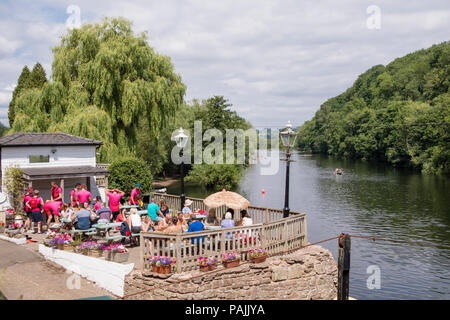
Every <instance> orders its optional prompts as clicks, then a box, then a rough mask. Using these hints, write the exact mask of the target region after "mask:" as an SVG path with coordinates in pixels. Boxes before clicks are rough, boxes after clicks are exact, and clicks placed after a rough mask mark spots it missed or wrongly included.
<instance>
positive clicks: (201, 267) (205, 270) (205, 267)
mask: <svg viewBox="0 0 450 320" xmlns="http://www.w3.org/2000/svg"><path fill="white" fill-rule="evenodd" d="M200 271H202V272H207V271H209V265H200Z"/></svg>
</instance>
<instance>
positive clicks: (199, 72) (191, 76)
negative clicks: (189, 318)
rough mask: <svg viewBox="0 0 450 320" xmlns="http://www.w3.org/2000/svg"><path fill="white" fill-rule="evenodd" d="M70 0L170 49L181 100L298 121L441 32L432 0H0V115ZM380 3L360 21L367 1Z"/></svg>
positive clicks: (44, 54) (446, 10) (264, 122)
mask: <svg viewBox="0 0 450 320" xmlns="http://www.w3.org/2000/svg"><path fill="white" fill-rule="evenodd" d="M70 5H76V6H78V7H79V8H80V12H81V15H80V18H81V22H82V23H91V22H98V21H100V20H101V19H102V17H104V16H123V17H125V18H127V19H129V20H131V21H132V22H133V23H134V29H135V31H136V32H141V31H148V33H149V44H150V45H151V46H152V47H154V48H155V49H156V50H157V51H158V52H160V53H162V54H166V55H169V56H170V57H171V58H172V61H173V63H174V65H175V68H176V71H177V72H178V73H179V74H181V76H182V78H183V81H184V83H185V84H186V85H187V88H188V90H187V94H186V100H190V99H193V98H199V99H203V98H208V97H211V96H213V95H223V96H225V97H226V98H227V99H229V100H230V102H231V103H232V104H233V108H234V109H235V110H236V111H237V112H238V113H239V114H240V115H242V116H244V117H245V118H247V119H248V120H250V121H251V122H252V123H253V124H254V125H255V126H256V127H265V126H267V127H268V126H282V125H284V124H285V123H286V122H287V121H288V120H290V121H291V122H292V123H293V124H294V125H300V124H302V123H303V122H304V121H306V120H308V119H310V118H311V117H312V116H313V115H314V113H315V112H316V111H317V110H318V108H319V107H320V105H321V104H322V103H323V102H324V101H326V100H327V99H328V98H330V97H333V96H335V95H337V94H340V93H342V92H343V91H345V90H346V89H347V88H348V87H350V86H351V85H352V84H353V82H354V81H355V80H356V78H357V76H358V75H359V74H361V73H363V72H364V71H366V70H367V69H368V68H370V67H372V66H373V65H376V64H387V63H389V62H390V61H392V60H393V59H395V58H397V57H400V56H403V55H405V54H407V53H409V52H412V51H416V50H419V49H422V48H427V47H429V46H431V45H433V44H436V43H440V42H442V41H446V40H450V39H449V30H450V4H449V2H448V1H446V0H441V1H437V0H436V1H416V0H414V1H374V0H371V1H365V0H358V1H349V0H343V1H331V0H330V1H302V0H295V1H294V0H274V1H270V0H227V1H216V0H205V1H200V0H186V1H181V0H168V1H164V2H163V1H152V0H145V1H144V0H137V1H126V2H125V1H123V2H119V1H115V2H113V1H104V0H99V1H87V0H81V1H50V0H41V1H10V0H7V1H4V0H2V1H1V2H0V121H1V122H3V123H5V124H6V123H7V112H8V111H7V108H8V104H9V101H10V99H11V94H12V90H13V88H14V86H15V85H16V82H17V78H18V76H19V74H20V72H21V70H22V68H23V66H24V65H28V67H29V68H30V69H31V68H32V67H33V65H34V64H35V63H36V62H37V61H39V62H41V63H42V65H43V66H44V68H45V69H46V71H47V76H50V75H51V61H52V53H51V48H52V47H53V46H55V45H57V44H58V41H59V38H60V36H61V35H63V34H64V32H65V29H66V21H67V19H68V18H69V14H68V13H67V12H66V11H67V8H68V7H69V6H70ZM371 5H375V6H377V7H378V8H379V9H380V28H379V29H369V28H368V27H367V19H370V17H371V16H372V15H373V12H370V13H368V12H367V8H368V7H369V6H371Z"/></svg>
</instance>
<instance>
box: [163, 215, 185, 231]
mask: <svg viewBox="0 0 450 320" xmlns="http://www.w3.org/2000/svg"><path fill="white" fill-rule="evenodd" d="M164 232H166V233H180V232H183V225H182V224H178V217H176V216H173V217H172V224H171V225H170V226H168V227H167V228H166V230H164Z"/></svg>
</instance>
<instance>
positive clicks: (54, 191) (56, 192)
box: [50, 181, 62, 204]
mask: <svg viewBox="0 0 450 320" xmlns="http://www.w3.org/2000/svg"><path fill="white" fill-rule="evenodd" d="M51 185H52V187H51V189H50V200H52V201H59V202H61V204H62V189H61V188H60V187H59V186H58V185H57V184H56V183H55V182H53V181H52V182H51Z"/></svg>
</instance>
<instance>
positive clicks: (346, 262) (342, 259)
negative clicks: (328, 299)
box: [337, 233, 351, 300]
mask: <svg viewBox="0 0 450 320" xmlns="http://www.w3.org/2000/svg"><path fill="white" fill-rule="evenodd" d="M338 243H339V244H338V291H337V299H338V300H348V291H349V285H350V243H351V242H350V235H348V234H346V233H341V235H340V236H339V242H338Z"/></svg>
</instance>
